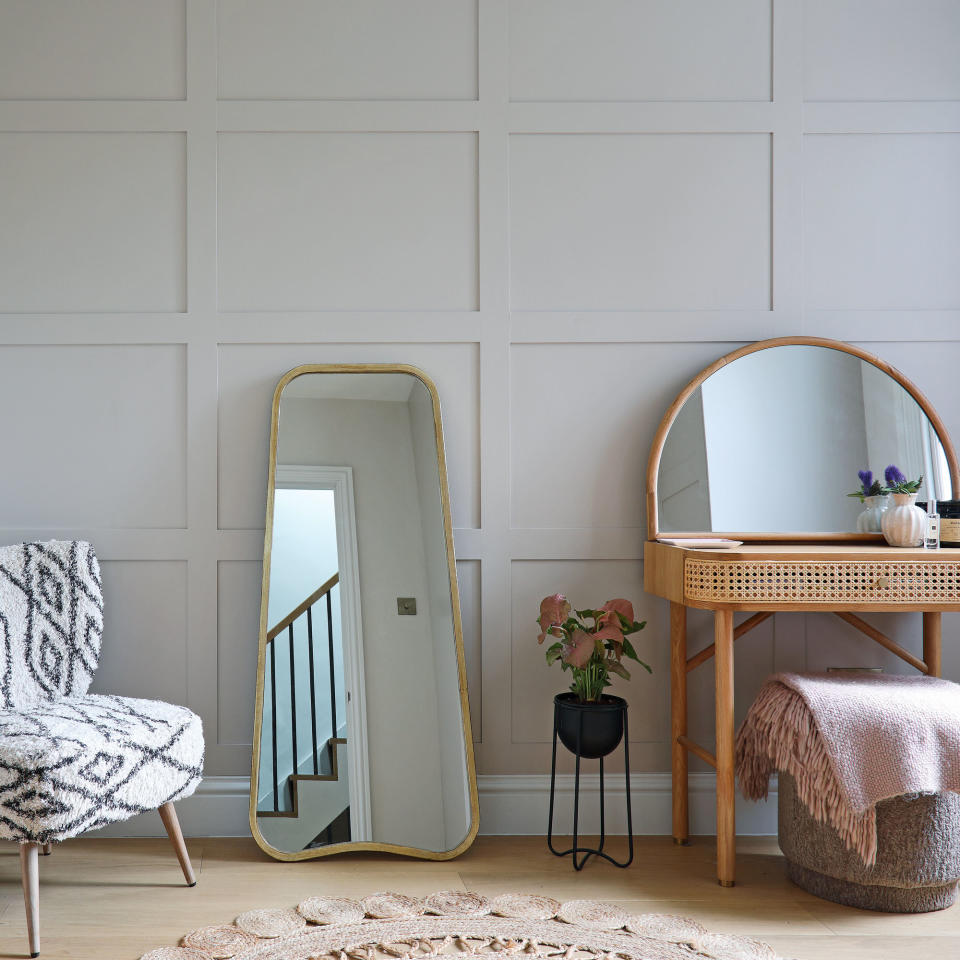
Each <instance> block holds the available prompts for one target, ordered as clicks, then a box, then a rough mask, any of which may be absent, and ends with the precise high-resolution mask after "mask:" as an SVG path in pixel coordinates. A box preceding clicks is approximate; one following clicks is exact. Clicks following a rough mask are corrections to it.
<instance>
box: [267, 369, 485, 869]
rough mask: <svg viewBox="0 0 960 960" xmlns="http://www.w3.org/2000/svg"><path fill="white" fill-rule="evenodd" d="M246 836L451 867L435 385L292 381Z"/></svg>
mask: <svg viewBox="0 0 960 960" xmlns="http://www.w3.org/2000/svg"><path fill="white" fill-rule="evenodd" d="M267 497H268V503H267V523H266V538H265V547H264V578H263V596H262V603H261V618H260V627H261V635H260V659H259V671H258V678H257V699H256V704H257V708H256V709H257V713H256V718H255V741H254V762H253V777H252V780H251V804H250V806H251V809H250V818H251V827H252V830H253V833H254V836H255V838H256V839H257V841H258V843H260V845H261V846H262V847H263V848H264V849H265V850H267V852H269V853H271V854H272V855H274V856H277V857H278V858H280V859H304V858H307V857H315V856H322V855H324V854H326V853H331V852H336V851H342V850H348V849H368V850H369V849H374V850H388V851H394V852H398V853H407V854H411V855H415V856H423V857H429V858H437V859H439V858H445V857H449V856H454V855H456V854H457V853H459V852H460V851H462V850H463V849H465V848H466V846H468V845H469V843H470V842H471V841H472V840H473V837H474V836H475V834H476V830H477V796H476V778H475V776H474V769H473V752H472V740H471V736H470V725H469V713H468V710H467V693H466V681H465V674H464V660H463V644H462V636H461V627H460V611H459V607H458V600H457V588H456V575H455V566H454V558H453V545H452V536H451V527H450V509H449V498H448V493H447V481H446V470H445V466H444V454H443V439H442V432H441V428H440V407H439V402H438V398H437V394H436V390H435V388H434V386H433V384H432V383H431V382H430V381H429V379H428V378H427V377H425V376H424V375H423V374H422V373H420V372H419V371H416V370H414V369H412V368H409V367H400V366H384V365H362V366H348V367H323V366H311V367H299V368H297V369H296V370H292V371H291V372H290V373H288V374H287V375H286V376H285V377H284V378H283V379H282V380H281V382H280V385H279V386H278V388H277V392H276V395H275V399H274V408H273V424H272V430H271V446H270V472H269V484H268V494H267Z"/></svg>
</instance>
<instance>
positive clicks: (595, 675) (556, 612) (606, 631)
mask: <svg viewBox="0 0 960 960" xmlns="http://www.w3.org/2000/svg"><path fill="white" fill-rule="evenodd" d="M537 623H538V624H540V635H539V636H538V637H537V642H538V643H543V641H544V640H545V639H546V638H547V637H548V636H550V637H555V638H556V642H555V643H552V644H551V645H550V646H549V647H547V663H548V664H549V663H555V662H556V661H558V660H559V661H560V666H561V668H562V669H563V670H564V671H566V670H570V671H571V672H572V673H573V683H572V684H571V685H570V689H571V691H572V692H573V693H575V694H576V695H577V697H579V699H580V700H581V701H583V702H584V703H591V702H596V701H597V700H599V699H600V696H601V694H602V693H603V691H604V689H605V688H606V687H609V686H610V674H611V673H614V674H616V675H617V676H619V677H623V678H624V679H625V680H629V679H630V672H629V671H628V670H627V668H626V667H625V666H624V665H623V659H624V657H626V658H627V659H629V660H634V661H636V662H637V663H639V664H640V666H641V667H643V668H644V669H645V670H646V671H647V673H652V672H653V671H652V670H651V669H650V666H649V665H648V664H646V663H644V662H643V660H641V659H640V658H639V657H638V656H637V651H636V650H635V649H634V648H633V644H632V643H631V642H630V641H629V640H628V639H627V638H628V637H629V636H630V635H631V634H634V633H636V632H637V631H638V630H642V629H643V628H644V627H645V626H646V621H643V622H642V623H638V622H637V621H636V620H634V618H633V604H632V603H630V601H629V600H624V599H622V598H618V599H616V600H608V601H607V602H606V603H605V604H604V605H603V606H602V607H600V609H599V610H589V609H588V610H573V609H572V608H571V606H570V604H569V602H568V601H567V598H566V597H565V596H564V595H563V594H562V593H555V594H553V595H552V596H549V597H544V598H543V600H541V601H540V616H539V617H537Z"/></svg>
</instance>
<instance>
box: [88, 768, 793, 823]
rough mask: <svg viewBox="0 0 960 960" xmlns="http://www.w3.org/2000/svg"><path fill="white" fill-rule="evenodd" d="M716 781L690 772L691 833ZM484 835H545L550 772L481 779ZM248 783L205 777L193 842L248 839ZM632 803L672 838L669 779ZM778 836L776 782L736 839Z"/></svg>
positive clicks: (650, 780)
mask: <svg viewBox="0 0 960 960" xmlns="http://www.w3.org/2000/svg"><path fill="white" fill-rule="evenodd" d="M715 779H716V778H715V777H714V775H713V774H712V773H692V774H690V832H691V833H692V834H694V835H697V834H712V833H715V832H716V823H717V819H716V792H715ZM477 781H478V789H479V793H480V833H481V835H482V836H544V835H546V832H547V815H548V811H549V802H550V776H549V775H548V774H536V775H519V776H481V777H478V778H477ZM249 784H250V780H249V778H248V777H206V778H205V779H204V781H203V782H202V783H201V784H200V786H199V788H198V789H197V792H196V793H195V794H194V795H193V796H192V797H188V798H187V799H186V800H181V801H180V802H179V803H178V804H177V814H178V816H179V818H180V825H181V826H182V827H183V832H184V834H185V835H186V836H188V837H245V836H249V834H250V829H249V826H248V823H247V810H248V803H249V799H248V793H247V791H248V789H249ZM630 785H631V798H632V802H633V832H634V834H637V835H644V834H646V835H657V836H669V835H670V833H671V801H670V774H669V773H635V774H633V776H632V777H631V778H630ZM604 793H605V795H606V811H607V813H606V829H607V833H608V834H610V835H611V836H616V835H622V834H625V833H626V830H627V815H626V804H625V802H624V800H625V796H626V794H625V790H624V783H623V775H622V774H609V775H607V777H606V778H605V780H604ZM572 825H573V776H572V775H570V774H565V775H558V776H557V791H556V805H555V809H554V833H556V834H558V835H564V834H568V833H570V831H571V828H572ZM599 829H600V778H599V777H598V776H597V775H596V774H589V775H584V776H582V777H581V778H580V830H581V832H582V833H596V832H598V831H599ZM776 832H777V793H776V781H775V780H774V782H773V783H772V784H771V791H770V797H769V798H768V799H767V800H766V801H764V802H762V803H751V802H750V801H748V800H744V799H743V797H741V796H738V797H737V833H738V834H740V835H741V836H768V835H771V834H775V833H776ZM163 835H164V833H163V826H162V824H161V823H160V817H159V815H158V814H153V813H150V814H141V815H140V816H138V817H134V818H133V819H132V820H127V821H125V822H123V823H115V824H111V825H110V826H109V827H106V828H105V829H103V830H101V831H99V832H98V833H97V836H109V837H161V836H163Z"/></svg>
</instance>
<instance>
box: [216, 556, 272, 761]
mask: <svg viewBox="0 0 960 960" xmlns="http://www.w3.org/2000/svg"><path fill="white" fill-rule="evenodd" d="M262 579H263V566H262V564H261V563H260V561H259V560H233V561H230V560H221V561H220V563H218V564H217V609H218V611H219V616H218V618H217V733H218V740H219V742H220V743H222V744H239V745H242V746H244V747H249V746H250V745H251V744H252V742H253V705H254V699H255V693H256V687H257V651H258V649H259V638H260V586H261V583H262Z"/></svg>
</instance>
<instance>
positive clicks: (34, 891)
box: [20, 843, 40, 957]
mask: <svg viewBox="0 0 960 960" xmlns="http://www.w3.org/2000/svg"><path fill="white" fill-rule="evenodd" d="M39 850H40V844H39V843H21V844H20V875H21V877H22V879H23V904H24V906H25V907H26V908H27V939H28V940H29V941H30V956H31V957H39V956H40V863H39V861H38V859H37V853H38V852H39Z"/></svg>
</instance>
